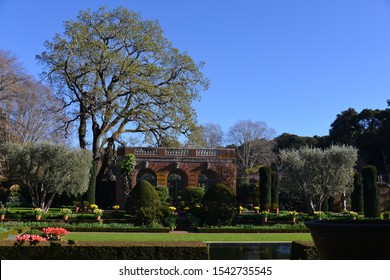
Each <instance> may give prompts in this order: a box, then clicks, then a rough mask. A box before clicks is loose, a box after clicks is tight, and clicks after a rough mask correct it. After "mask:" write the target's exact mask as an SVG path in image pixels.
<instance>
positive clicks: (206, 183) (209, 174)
mask: <svg viewBox="0 0 390 280" xmlns="http://www.w3.org/2000/svg"><path fill="white" fill-rule="evenodd" d="M216 181H217V176H216V173H215V172H214V171H212V170H209V169H208V170H205V171H203V172H202V173H200V174H199V177H198V187H203V188H204V189H205V191H207V190H208V189H209V187H211V186H212V185H213V184H215V183H216Z"/></svg>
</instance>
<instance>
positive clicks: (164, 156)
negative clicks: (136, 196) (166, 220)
mask: <svg viewBox="0 0 390 280" xmlns="http://www.w3.org/2000/svg"><path fill="white" fill-rule="evenodd" d="M130 153H132V154H134V155H135V157H136V167H135V170H134V176H133V182H132V184H131V185H132V186H135V184H136V183H137V182H138V181H139V180H141V179H146V180H148V181H149V182H151V183H152V185H154V186H156V185H162V186H167V187H168V188H169V194H170V197H171V198H172V199H173V203H174V204H177V203H178V201H179V199H180V197H183V196H185V189H186V188H196V187H205V188H206V190H207V188H208V187H209V186H210V185H211V184H213V183H223V184H225V185H227V186H228V187H229V188H231V189H232V190H233V191H234V192H235V188H236V163H235V160H236V154H235V150H234V149H177V148H143V147H136V148H119V149H118V156H119V158H121V157H123V156H125V155H127V154H130ZM115 197H116V204H118V205H120V206H121V207H124V206H125V203H126V197H125V195H124V186H123V178H122V176H120V175H119V174H118V176H117V180H116V194H115Z"/></svg>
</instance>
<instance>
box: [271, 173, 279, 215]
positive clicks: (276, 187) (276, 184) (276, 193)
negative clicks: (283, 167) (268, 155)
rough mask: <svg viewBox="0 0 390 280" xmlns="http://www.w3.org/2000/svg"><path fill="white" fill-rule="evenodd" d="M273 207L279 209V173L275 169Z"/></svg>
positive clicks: (272, 194) (272, 186) (272, 187)
mask: <svg viewBox="0 0 390 280" xmlns="http://www.w3.org/2000/svg"><path fill="white" fill-rule="evenodd" d="M271 208H272V210H274V211H275V212H278V211H279V174H278V172H275V171H273V172H272V173H271Z"/></svg>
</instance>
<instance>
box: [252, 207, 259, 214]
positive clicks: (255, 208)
mask: <svg viewBox="0 0 390 280" xmlns="http://www.w3.org/2000/svg"><path fill="white" fill-rule="evenodd" d="M253 209H254V210H255V213H256V214H259V212H260V207H259V206H255V207H253Z"/></svg>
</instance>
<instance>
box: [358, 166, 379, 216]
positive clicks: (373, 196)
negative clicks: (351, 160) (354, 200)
mask: <svg viewBox="0 0 390 280" xmlns="http://www.w3.org/2000/svg"><path fill="white" fill-rule="evenodd" d="M376 175H377V171H376V167H375V166H373V165H368V166H365V167H363V169H362V179H363V198H364V216H365V217H367V218H376V217H379V216H380V210H379V189H378V185H377V183H376Z"/></svg>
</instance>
